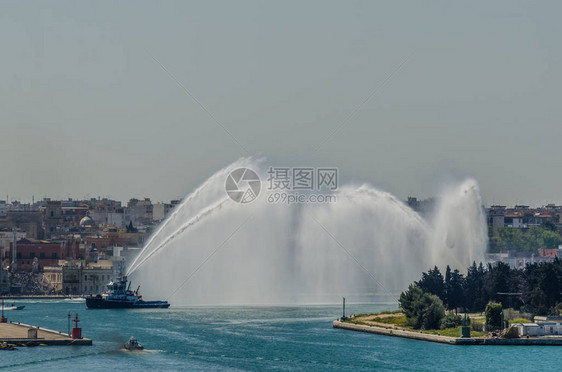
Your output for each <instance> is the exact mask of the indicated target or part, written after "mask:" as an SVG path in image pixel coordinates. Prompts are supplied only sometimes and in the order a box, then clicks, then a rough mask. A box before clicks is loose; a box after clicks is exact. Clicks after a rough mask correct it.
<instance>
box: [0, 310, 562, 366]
mask: <svg viewBox="0 0 562 372" xmlns="http://www.w3.org/2000/svg"><path fill="white" fill-rule="evenodd" d="M17 303H18V304H21V305H26V308H25V309H24V310H22V311H10V312H6V314H7V316H8V319H9V320H11V321H19V322H23V323H27V324H33V325H39V326H41V327H45V328H50V329H53V330H57V331H64V332H66V330H67V314H68V312H69V311H70V312H72V314H73V315H74V313H76V312H77V313H78V315H79V317H80V320H81V322H80V326H81V327H82V329H83V335H84V336H85V337H88V338H91V339H93V341H94V344H93V346H48V347H33V348H25V347H20V348H18V350H16V351H0V369H9V370H10V371H32V370H33V371H66V370H73V371H76V370H83V371H90V370H91V371H146V370H153V371H187V370H188V371H209V370H227V371H257V370H281V371H293V370H307V371H371V370H388V371H453V370H454V371H482V370H502V371H521V370H536V371H550V370H552V371H554V370H559V369H560V365H561V364H562V349H560V348H558V347H553V346H550V347H548V346H542V347H541V346H525V347H521V346H452V345H443V344H435V343H430V342H424V341H415V340H408V339H401V338H395V337H387V336H379V335H373V334H365V333H360V332H352V331H345V330H340V329H333V328H332V321H333V320H334V319H335V318H337V317H338V316H339V315H340V313H341V309H340V307H339V306H298V307H186V308H174V307H172V308H170V309H167V310H166V309H164V310H162V309H158V310H156V309H155V310H150V309H139V310H87V309H86V305H85V304H84V303H75V302H70V301H65V300H28V301H23V300H22V301H18V302H17ZM347 308H348V312H349V313H362V312H375V311H382V310H391V309H395V308H396V304H348V306H347ZM131 335H134V336H135V337H137V339H138V340H139V341H140V342H141V343H143V344H144V345H145V347H146V348H147V350H146V351H143V352H128V351H125V350H124V349H122V345H123V344H124V343H125V342H126V341H127V339H128V338H129V337H130V336H131Z"/></svg>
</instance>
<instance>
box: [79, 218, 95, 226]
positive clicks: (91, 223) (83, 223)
mask: <svg viewBox="0 0 562 372" xmlns="http://www.w3.org/2000/svg"><path fill="white" fill-rule="evenodd" d="M80 226H96V222H95V221H94V220H93V219H92V217H90V216H86V217H84V218H82V219H81V220H80Z"/></svg>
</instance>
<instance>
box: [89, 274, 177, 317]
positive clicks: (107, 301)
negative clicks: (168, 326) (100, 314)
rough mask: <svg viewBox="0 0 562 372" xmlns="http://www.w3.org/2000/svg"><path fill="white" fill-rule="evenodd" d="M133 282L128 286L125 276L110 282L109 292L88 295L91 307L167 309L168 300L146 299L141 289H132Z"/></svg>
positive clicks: (168, 305)
mask: <svg viewBox="0 0 562 372" xmlns="http://www.w3.org/2000/svg"><path fill="white" fill-rule="evenodd" d="M130 287H131V284H130V283H129V287H127V277H126V276H123V277H122V278H120V279H119V281H118V282H110V283H109V284H108V285H107V292H105V293H104V294H101V295H97V296H89V297H86V306H87V307H88V308H89V309H167V308H168V307H170V304H169V303H168V301H144V300H143V299H142V296H141V295H140V293H139V289H138V288H137V290H136V291H134V292H133V291H131V289H130Z"/></svg>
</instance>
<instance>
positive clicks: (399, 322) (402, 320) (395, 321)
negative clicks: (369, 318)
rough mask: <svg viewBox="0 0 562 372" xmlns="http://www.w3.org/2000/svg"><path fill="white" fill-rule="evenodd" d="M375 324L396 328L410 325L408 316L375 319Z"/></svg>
mask: <svg viewBox="0 0 562 372" xmlns="http://www.w3.org/2000/svg"><path fill="white" fill-rule="evenodd" d="M373 322H377V323H384V324H392V325H396V326H401V327H404V326H406V325H408V321H407V320H406V315H401V316H387V317H384V318H374V319H373Z"/></svg>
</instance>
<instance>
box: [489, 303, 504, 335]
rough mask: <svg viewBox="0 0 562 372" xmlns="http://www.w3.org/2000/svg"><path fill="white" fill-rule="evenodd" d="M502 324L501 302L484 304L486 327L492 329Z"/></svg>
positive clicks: (498, 327)
mask: <svg viewBox="0 0 562 372" xmlns="http://www.w3.org/2000/svg"><path fill="white" fill-rule="evenodd" d="M501 326H502V304H501V303H495V302H490V303H488V305H486V329H487V330H488V331H493V330H496V329H500V328H501Z"/></svg>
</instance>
